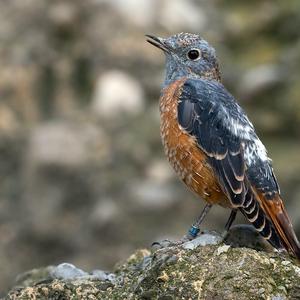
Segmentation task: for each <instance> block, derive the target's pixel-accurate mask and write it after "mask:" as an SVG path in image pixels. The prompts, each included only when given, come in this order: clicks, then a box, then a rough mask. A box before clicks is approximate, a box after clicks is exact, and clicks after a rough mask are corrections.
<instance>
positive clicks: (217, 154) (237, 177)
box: [178, 79, 300, 257]
mask: <svg viewBox="0 0 300 300" xmlns="http://www.w3.org/2000/svg"><path fill="white" fill-rule="evenodd" d="M178 122H179V124H180V126H181V128H182V129H183V130H184V131H186V132H188V133H189V134H190V135H192V136H194V137H195V138H196V140H197V144H198V147H199V148H200V149H201V150H202V151H203V152H204V153H206V155H207V157H208V161H209V163H210V165H211V166H212V168H213V170H214V172H215V175H216V177H217V178H218V180H219V183H220V186H221V187H222V188H223V191H224V193H225V194H226V195H227V196H228V199H229V200H230V201H231V203H232V206H233V207H236V208H239V209H240V210H241V211H242V213H243V214H244V215H245V216H246V217H247V218H248V220H249V221H250V222H251V223H252V224H253V225H254V226H255V228H256V229H257V230H258V231H259V232H260V233H261V234H262V235H263V236H264V237H265V238H267V239H268V240H269V241H270V242H271V243H272V244H273V245H274V246H275V247H277V248H280V247H281V244H283V245H284V246H285V248H286V249H287V250H291V251H292V252H293V253H294V254H295V255H296V256H299V257H300V248H299V243H298V241H297V238H296V236H295V233H294V231H293V229H292V225H291V222H290V220H289V218H288V215H287V213H286V211H285V208H284V206H283V203H282V200H281V198H280V193H279V187H278V184H277V181H276V178H275V176H274V174H273V169H272V166H271V163H270V160H269V158H268V157H267V153H266V149H265V147H264V146H263V144H262V142H261V141H260V140H259V138H258V137H257V135H256V133H255V131H254V128H253V125H252V124H251V122H250V121H249V120H248V118H247V116H246V114H245V113H244V111H243V110H242V109H241V107H240V106H239V105H238V104H237V102H236V101H235V99H234V98H233V96H232V95H231V94H229V93H228V92H227V91H226V89H225V88H224V86H223V85H222V84H221V83H219V82H216V81H209V80H204V79H203V80H202V79H188V80H186V82H185V83H184V85H183V86H182V89H181V93H180V98H179V103H178ZM274 228H275V230H274ZM278 237H280V242H279V240H278Z"/></svg>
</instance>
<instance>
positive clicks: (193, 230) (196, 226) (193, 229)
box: [186, 203, 212, 240]
mask: <svg viewBox="0 0 300 300" xmlns="http://www.w3.org/2000/svg"><path fill="white" fill-rule="evenodd" d="M211 207H212V204H209V203H208V204H206V205H205V207H204V209H203V210H202V212H201V214H200V215H199V217H198V218H197V220H196V222H195V223H194V224H193V225H192V226H191V228H190V229H189V231H188V234H187V236H186V237H187V238H188V239H189V240H192V239H194V238H195V237H197V235H198V233H199V231H200V225H201V223H202V221H203V220H204V218H205V216H206V215H207V213H208V212H209V210H210V209H211Z"/></svg>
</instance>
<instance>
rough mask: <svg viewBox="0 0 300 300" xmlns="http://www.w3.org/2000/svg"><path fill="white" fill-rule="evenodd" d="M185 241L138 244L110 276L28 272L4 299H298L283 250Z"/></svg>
mask: <svg viewBox="0 0 300 300" xmlns="http://www.w3.org/2000/svg"><path fill="white" fill-rule="evenodd" d="M186 245H187V244H169V245H165V246H163V247H159V249H155V250H152V251H150V250H138V251H136V252H135V253H134V254H132V255H131V256H130V257H129V258H128V259H127V261H126V262H125V263H123V264H120V265H119V266H117V267H116V269H115V271H114V276H113V277H111V279H107V278H106V279H103V278H102V279H101V278H99V277H97V276H94V275H90V274H89V275H83V276H79V277H77V278H76V277H73V278H72V277H70V278H55V276H53V270H54V269H55V267H47V268H44V269H40V270H34V271H31V272H27V273H26V274H25V276H22V277H21V278H20V279H19V282H18V285H17V286H15V287H14V288H13V289H12V290H11V291H10V292H9V293H8V295H7V296H6V298H5V299H10V300H12V299H60V300H62V299H74V300H75V299H145V300H147V299H149V300H151V299H160V300H172V299H230V300H234V299H239V300H243V299H247V300H249V299H270V300H280V299H300V267H299V265H298V262H297V261H295V260H294V259H293V258H291V257H289V256H287V255H283V254H279V253H275V252H264V251H257V250H254V249H249V248H233V247H231V246H228V245H225V244H222V243H218V244H209V245H204V246H196V247H195V249H190V248H189V247H187V246H186ZM86 274H87V273H86Z"/></svg>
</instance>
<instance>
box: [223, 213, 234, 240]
mask: <svg viewBox="0 0 300 300" xmlns="http://www.w3.org/2000/svg"><path fill="white" fill-rule="evenodd" d="M236 214H237V209H232V210H231V213H230V216H229V218H228V220H227V222H226V224H225V231H224V232H223V234H222V235H223V238H225V237H226V235H227V233H228V231H229V229H230V227H231V225H232V223H233V222H234V220H235V218H236Z"/></svg>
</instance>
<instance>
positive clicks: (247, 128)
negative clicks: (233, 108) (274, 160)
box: [227, 118, 270, 166]
mask: <svg viewBox="0 0 300 300" xmlns="http://www.w3.org/2000/svg"><path fill="white" fill-rule="evenodd" d="M227 121H228V123H229V128H230V131H231V132H232V134H234V135H235V136H237V137H239V138H241V139H242V140H244V141H245V142H244V143H243V144H244V157H245V160H246V164H247V165H248V166H251V165H253V164H255V162H256V161H257V159H260V160H262V161H269V160H270V159H269V158H268V154H267V150H266V148H265V146H264V144H263V143H262V142H261V140H260V139H259V138H258V137H257V135H256V133H255V131H254V127H253V125H252V123H251V122H250V121H249V120H248V118H247V119H246V120H245V121H246V122H247V123H248V124H242V123H241V122H239V121H238V120H234V119H230V121H229V120H227Z"/></svg>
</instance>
